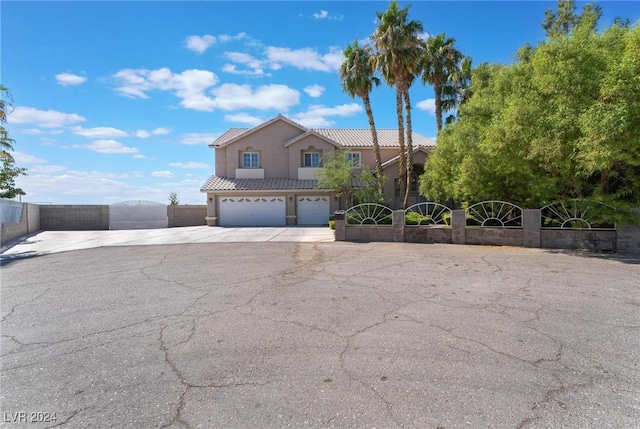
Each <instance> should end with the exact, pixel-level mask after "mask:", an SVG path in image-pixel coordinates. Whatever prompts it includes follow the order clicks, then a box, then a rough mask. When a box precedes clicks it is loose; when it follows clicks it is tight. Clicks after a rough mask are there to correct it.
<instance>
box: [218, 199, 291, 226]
mask: <svg viewBox="0 0 640 429" xmlns="http://www.w3.org/2000/svg"><path fill="white" fill-rule="evenodd" d="M219 218H220V222H219V224H220V226H284V225H286V223H287V218H286V205H285V200H284V197H231V198H228V197H224V198H220V213H219Z"/></svg>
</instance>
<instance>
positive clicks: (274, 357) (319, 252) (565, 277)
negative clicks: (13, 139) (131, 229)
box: [0, 241, 640, 429]
mask: <svg viewBox="0 0 640 429" xmlns="http://www.w3.org/2000/svg"><path fill="white" fill-rule="evenodd" d="M0 273H1V275H2V288H1V289H0V298H1V312H2V319H1V322H0V328H1V332H2V337H1V339H2V343H1V346H2V348H1V355H2V356H1V376H0V378H1V379H0V381H1V386H2V391H1V393H0V404H1V406H0V408H1V410H0V411H1V412H2V414H1V415H2V417H3V421H4V425H3V427H7V428H14V427H15V428H45V427H53V426H54V425H59V426H61V427H65V428H87V427H95V428H156V427H163V428H164V427H166V428H176V429H177V428H216V427H219V428H281V427H294V428H396V427H398V428H434V429H435V428H447V429H451V428H562V427H564V428H637V427H638V422H639V421H640V372H639V368H638V363H639V362H640V340H639V338H640V290H639V287H640V286H639V283H640V282H639V281H638V279H640V259H639V258H638V257H632V256H627V259H622V258H619V257H617V256H615V255H606V256H602V255H592V254H581V253H570V252H549V251H544V250H540V249H521V248H501V247H480V246H477V247H473V246H452V245H419V244H409V243H345V242H315V243H308V242H297V243H294V242H274V241H271V242H254V243H247V242H245V243H196V244H173V245H148V246H125V247H100V248H92V249H86V250H81V251H70V252H61V253H55V254H48V255H45V256H39V257H31V258H19V259H10V260H7V261H5V263H4V265H3V267H2V268H1V269H0ZM52 417H55V419H56V420H55V421H53V420H52ZM43 420H49V421H43Z"/></svg>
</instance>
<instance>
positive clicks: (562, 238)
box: [335, 210, 640, 254]
mask: <svg viewBox="0 0 640 429" xmlns="http://www.w3.org/2000/svg"><path fill="white" fill-rule="evenodd" d="M522 216H523V219H522V228H500V227H471V226H467V221H466V213H465V211H464V210H452V211H451V225H450V226H444V225H439V226H426V225H406V224H405V213H404V210H394V211H393V215H392V219H393V222H392V224H391V225H347V223H346V219H345V212H344V211H339V212H336V213H335V228H336V233H335V236H336V240H337V241H363V242H367V241H383V242H384V241H388V242H410V243H449V244H475V245H490V246H519V247H531V248H545V249H581V250H589V251H596V252H619V253H637V254H640V226H638V225H623V226H620V227H618V228H617V229H616V230H606V229H545V228H542V226H541V223H542V222H541V211H540V210H523V213H522Z"/></svg>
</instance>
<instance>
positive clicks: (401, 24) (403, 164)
mask: <svg viewBox="0 0 640 429" xmlns="http://www.w3.org/2000/svg"><path fill="white" fill-rule="evenodd" d="M410 7H411V6H406V7H404V8H403V9H400V7H399V6H398V2H397V0H394V1H393V2H391V3H390V4H389V9H387V11H386V12H376V14H377V16H378V20H379V21H380V23H379V25H378V28H376V30H375V31H374V33H373V36H372V38H373V40H374V42H375V45H376V48H377V50H378V53H377V55H376V65H377V66H378V67H379V68H380V69H381V71H382V75H383V76H384V79H385V81H386V82H387V84H388V85H390V86H393V85H395V87H396V113H397V115H398V146H399V148H400V162H399V164H400V170H399V176H400V189H401V191H403V190H404V195H405V197H404V202H403V207H405V208H406V206H407V203H408V200H409V192H410V190H411V189H410V187H408V186H406V185H407V181H408V180H409V179H410V176H411V169H412V164H411V162H412V160H411V156H412V153H413V147H412V146H413V145H412V140H411V119H410V115H411V113H410V111H411V104H410V98H409V88H410V87H411V84H412V83H413V79H414V76H415V75H414V73H415V71H416V70H417V65H418V64H419V62H418V60H419V58H420V50H421V47H422V41H421V39H420V35H421V34H422V33H423V27H422V23H421V22H420V21H413V20H412V21H407V19H408V15H409V8H410ZM403 103H404V106H403ZM403 107H404V108H405V110H406V111H407V115H408V116H407V117H408V118H409V120H408V124H407V125H408V128H409V129H408V130H407V135H408V139H407V144H408V145H409V146H411V147H409V148H408V149H406V148H405V127H404V115H403ZM403 188H404V189H403Z"/></svg>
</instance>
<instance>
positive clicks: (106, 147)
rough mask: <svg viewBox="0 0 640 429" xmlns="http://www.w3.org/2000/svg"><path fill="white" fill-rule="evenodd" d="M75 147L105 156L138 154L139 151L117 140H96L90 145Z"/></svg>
mask: <svg viewBox="0 0 640 429" xmlns="http://www.w3.org/2000/svg"><path fill="white" fill-rule="evenodd" d="M74 147H80V148H84V149H89V150H92V151H94V152H98V153H104V154H129V153H137V152H138V149H136V148H135V147H128V146H125V145H123V144H122V143H120V142H119V141H117V140H96V141H94V142H93V143H91V144H88V145H76V146H74Z"/></svg>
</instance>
